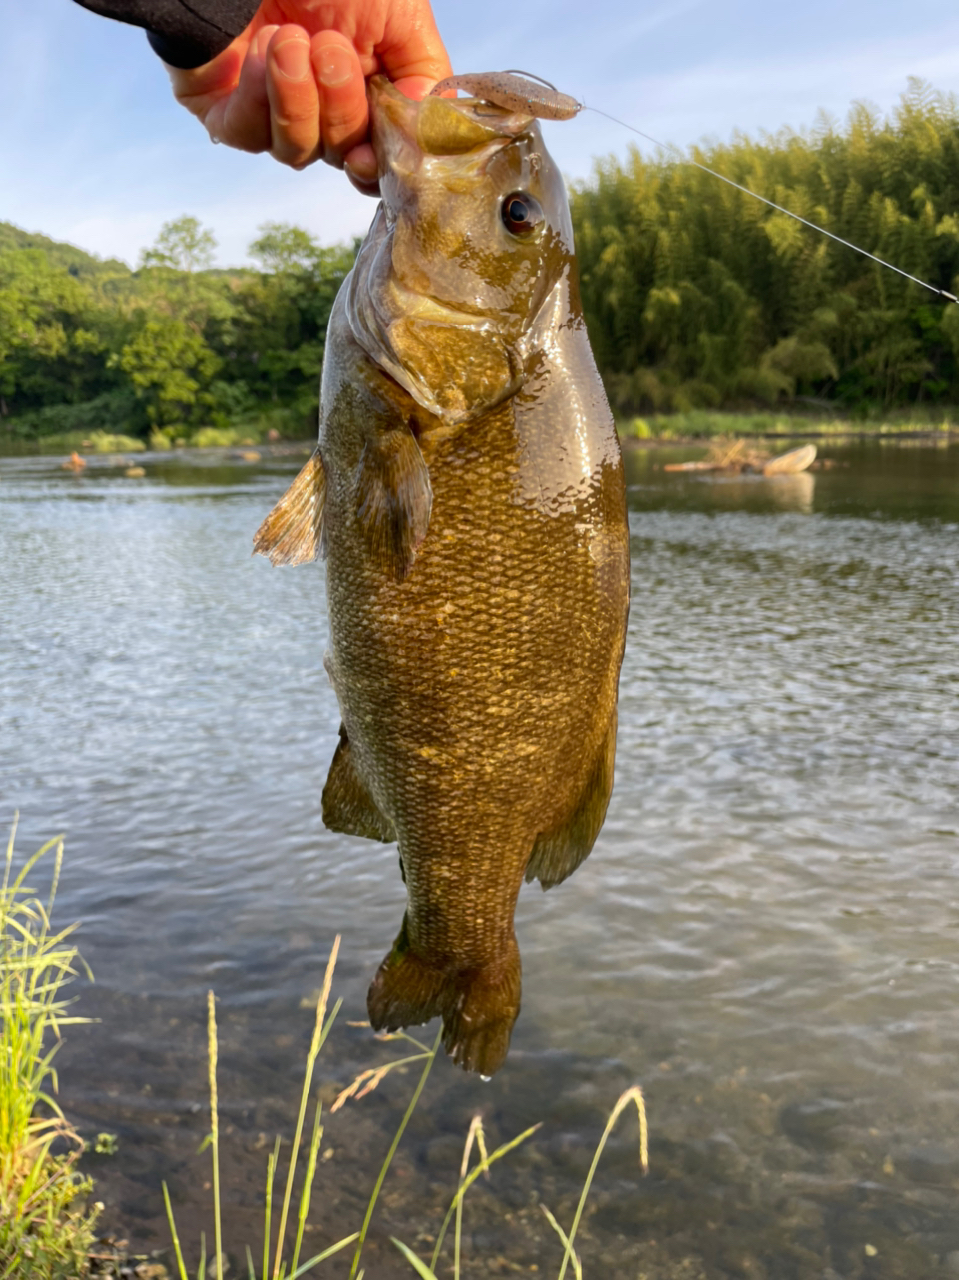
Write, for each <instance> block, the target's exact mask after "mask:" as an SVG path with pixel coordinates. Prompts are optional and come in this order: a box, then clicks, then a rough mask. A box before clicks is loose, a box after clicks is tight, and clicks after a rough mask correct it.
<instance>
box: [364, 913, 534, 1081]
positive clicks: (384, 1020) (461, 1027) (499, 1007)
mask: <svg viewBox="0 0 959 1280" xmlns="http://www.w3.org/2000/svg"><path fill="white" fill-rule="evenodd" d="M519 999H520V959H519V947H518V946H517V945H516V939H515V938H514V937H512V936H511V937H510V939H509V942H508V944H507V947H506V950H505V953H504V954H503V955H500V956H498V957H497V958H496V960H495V961H494V962H492V963H491V964H488V965H482V966H474V967H471V968H469V969H453V970H450V969H439V968H436V967H435V966H433V965H431V964H429V963H428V962H427V961H426V960H424V959H422V958H421V957H420V956H418V955H417V954H416V952H415V951H413V949H412V947H411V944H410V941H409V935H408V932H407V923H406V918H405V917H404V919H403V928H402V929H401V930H400V933H399V937H398V938H397V939H396V942H395V943H394V944H393V950H392V951H391V952H390V954H389V955H388V956H387V957H386V959H385V960H384V961H383V963H382V964H381V965H380V967H379V971H378V972H377V975H376V977H375V978H374V979H373V982H372V984H371V986H370V990H369V994H368V995H367V998H366V1006H367V1010H368V1012H369V1015H370V1022H371V1024H372V1025H373V1027H374V1029H375V1030H377V1031H383V1030H386V1031H397V1030H398V1029H399V1028H400V1027H409V1026H416V1025H418V1024H420V1023H423V1022H429V1020H430V1019H431V1018H435V1017H436V1016H437V1015H442V1018H443V1046H444V1048H445V1049H446V1052H447V1053H448V1054H449V1055H450V1057H451V1058H452V1059H453V1061H454V1062H456V1063H458V1064H459V1065H460V1066H461V1067H463V1069H464V1070H466V1071H478V1072H479V1073H480V1074H481V1075H484V1076H491V1075H492V1074H493V1072H494V1071H496V1070H497V1069H498V1068H499V1067H500V1066H502V1064H503V1060H504V1058H505V1057H506V1053H507V1050H508V1049H509V1041H510V1035H511V1033H512V1030H513V1023H514V1022H515V1021H516V1019H517V1017H518V1015H519Z"/></svg>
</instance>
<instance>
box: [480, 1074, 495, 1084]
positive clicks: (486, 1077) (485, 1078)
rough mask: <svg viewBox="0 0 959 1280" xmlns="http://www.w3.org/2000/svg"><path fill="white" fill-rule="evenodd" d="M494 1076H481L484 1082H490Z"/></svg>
mask: <svg viewBox="0 0 959 1280" xmlns="http://www.w3.org/2000/svg"><path fill="white" fill-rule="evenodd" d="M492 1078H493V1077H492V1076H480V1079H481V1080H482V1081H483V1083H484V1084H489V1082H490V1081H491V1080H492Z"/></svg>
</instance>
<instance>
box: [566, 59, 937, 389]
mask: <svg viewBox="0 0 959 1280" xmlns="http://www.w3.org/2000/svg"><path fill="white" fill-rule="evenodd" d="M691 158H692V159H693V160H696V161H699V163H701V164H703V165H705V166H706V167H708V168H710V169H714V170H716V171H718V172H719V173H721V174H724V175H725V176H726V177H728V178H731V179H732V180H733V181H735V182H737V183H739V184H740V185H741V186H745V187H748V188H749V189H750V190H752V191H755V192H757V193H758V194H760V195H762V196H765V197H766V198H767V199H769V200H772V201H774V202H775V203H776V204H778V205H781V206H783V207H784V208H787V209H790V210H791V211H792V212H794V213H797V214H799V215H800V216H802V217H804V218H807V219H809V220H810V221H811V222H815V223H817V224H818V225H819V226H822V227H824V228H826V229H827V230H828V231H831V232H833V233H834V234H835V235H838V236H841V237H842V238H843V239H845V240H849V241H852V243H854V244H856V245H859V246H860V247H861V248H863V249H865V250H867V251H868V252H870V253H873V254H876V255H877V256H879V257H881V258H884V259H886V260H887V261H889V262H892V263H895V264H896V266H898V267H901V268H902V269H903V270H904V271H908V272H909V273H910V274H911V275H914V276H918V277H919V278H920V279H922V280H925V281H928V282H929V283H930V284H933V285H935V286H936V287H937V288H941V289H946V290H948V291H949V292H950V293H959V104H957V102H956V99H955V98H954V97H952V96H949V97H947V96H944V95H942V94H939V93H935V92H933V91H932V90H931V89H929V88H928V87H927V86H925V85H923V84H922V83H921V82H918V81H911V82H910V91H909V92H908V93H907V94H905V95H904V96H903V97H902V99H901V101H900V104H899V107H898V108H897V110H896V111H895V112H894V113H893V115H892V118H891V119H890V120H887V121H883V120H881V119H879V118H878V117H877V116H876V115H875V114H874V113H873V112H871V111H870V110H869V109H868V108H867V107H865V106H856V107H854V108H853V110H852V111H851V113H850V115H849V119H848V121H847V124H846V126H845V128H839V127H837V126H836V125H835V124H833V123H832V122H830V121H829V120H827V119H826V118H824V117H821V118H820V120H819V122H818V123H817V125H816V127H815V129H813V130H812V131H811V132H810V133H808V134H802V135H799V134H795V133H792V132H788V131H784V132H782V133H778V134H776V135H775V136H771V137H768V136H767V137H764V138H763V139H762V140H761V141H758V142H757V141H754V140H752V139H749V138H746V137H737V138H736V140H735V141H734V142H733V143H732V144H730V145H728V146H714V147H709V148H697V149H694V150H693V151H692V152H691ZM572 206H573V220H574V225H575V228H576V243H577V250H578V255H579V262H580V271H581V275H582V286H583V300H584V305H585V310H586V316H587V320H588V323H589V330H590V336H591V338H592V343H593V349H594V351H595V354H596V358H597V361H598V363H599V366H600V369H601V371H602V373H603V377H604V379H605V381H606V385H607V389H608V390H609V392H610V396H611V399H612V401H613V404H614V407H615V408H617V409H619V410H621V411H624V412H626V411H633V412H640V413H642V412H655V411H657V410H667V411H668V410H677V409H690V408H696V407H716V406H722V407H746V406H748V405H755V404H756V403H757V402H761V403H765V404H771V403H775V402H776V401H777V400H782V399H787V400H788V399H790V398H792V397H795V396H809V397H814V398H817V399H823V400H828V401H831V402H833V403H834V404H837V405H838V406H840V407H842V408H843V409H845V410H847V411H851V412H866V411H870V410H877V409H888V408H890V407H892V406H897V405H909V404H915V403H917V402H920V401H922V402H926V403H929V402H933V403H948V404H953V405H954V404H957V403H959V306H956V304H955V303H948V302H945V301H943V300H942V299H940V298H937V296H936V295H935V294H933V293H931V292H928V291H927V290H925V289H922V288H921V287H920V286H918V285H915V284H910V283H909V282H908V281H907V280H904V279H903V278H902V277H901V276H897V275H895V274H893V272H891V271H888V270H886V269H884V268H883V267H881V266H879V265H877V264H876V263H873V262H870V261H869V260H868V259H867V258H864V257H862V256H861V255H860V254H857V253H854V252H853V251H852V250H851V249H845V248H843V247H842V246H841V245H838V244H836V243H835V242H834V241H831V240H828V239H827V238H826V237H825V236H822V235H819V234H818V233H817V232H815V231H813V230H810V229H809V228H807V227H804V226H802V225H801V224H800V223H798V222H796V221H795V220H794V219H792V218H789V217H787V216H786V215H785V214H782V213H777V212H775V211H774V210H772V209H770V208H769V207H768V206H766V205H763V204H761V203H760V202H759V201H758V200H754V199H752V198H751V197H750V196H749V195H746V194H744V193H743V192H740V191H737V190H735V189H734V188H733V187H731V186H729V185H728V184H727V183H724V182H721V181H719V180H718V179H717V178H715V177H711V176H710V175H709V174H706V173H704V172H703V171H702V170H701V169H697V168H694V167H693V166H692V165H690V164H684V163H682V162H679V161H677V160H673V159H671V158H669V157H668V156H663V157H660V158H658V159H656V160H644V159H643V158H642V156H641V155H640V154H639V152H638V151H637V150H635V149H633V150H632V152H631V155H630V158H629V161H628V162H627V163H626V164H622V163H620V162H619V161H617V160H614V159H609V160H605V161H602V162H601V163H600V164H599V165H598V166H597V168H596V172H595V175H594V177H593V178H592V179H591V180H590V181H589V182H585V183H580V184H577V186H576V187H575V189H574V191H573V193H572Z"/></svg>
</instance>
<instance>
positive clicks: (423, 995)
mask: <svg viewBox="0 0 959 1280" xmlns="http://www.w3.org/2000/svg"><path fill="white" fill-rule="evenodd" d="M446 983H447V974H446V971H445V970H444V969H437V968H435V967H434V966H433V965H430V964H427V962H426V961H425V960H423V959H421V958H420V957H419V956H418V955H417V954H416V952H415V951H413V950H412V948H411V945H410V940H409V933H408V929H407V922H406V916H405V915H404V916H403V927H402V929H400V932H399V935H398V936H397V939H396V941H395V942H394V943H393V950H392V951H391V952H390V953H389V955H388V956H387V957H386V959H385V960H384V961H383V963H382V964H381V965H380V967H379V969H378V970H377V971H376V977H375V978H374V979H373V981H372V982H371V983H370V989H369V991H368V993H367V996H366V1008H367V1012H368V1013H369V1015H370V1023H371V1024H372V1027H373V1030H374V1031H398V1030H399V1029H400V1027H415V1026H418V1025H419V1024H420V1023H422V1022H429V1020H430V1018H435V1017H436V1015H437V1014H439V1013H442V1012H443V1000H444V993H445V990H446Z"/></svg>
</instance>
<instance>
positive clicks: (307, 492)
mask: <svg viewBox="0 0 959 1280" xmlns="http://www.w3.org/2000/svg"><path fill="white" fill-rule="evenodd" d="M325 497H326V476H325V474H324V471H323V459H322V458H321V457H320V451H319V449H315V450H314V451H313V453H312V455H311V456H310V460H309V462H307V464H306V466H305V467H303V469H302V470H301V471H300V474H299V475H298V476H297V477H296V479H295V480H294V481H293V483H292V484H291V485H290V487H289V489H287V491H286V493H284V495H283V497H282V498H281V499H280V500H279V502H278V503H277V504H276V506H275V507H274V508H273V510H272V511H271V512H270V514H269V515H268V516H267V517H266V519H265V520H264V521H263V523H262V524H261V525H260V527H259V529H257V531H256V534H255V535H254V538H253V554H254V555H256V554H257V553H259V554H260V555H261V556H267V557H268V558H269V559H270V561H271V562H272V563H273V564H305V563H306V561H307V560H315V559H316V554H317V552H318V551H321V550H322V547H321V543H322V538H323V532H322V530H323V501H324V498H325Z"/></svg>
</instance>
